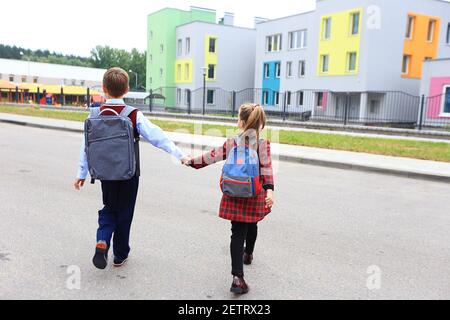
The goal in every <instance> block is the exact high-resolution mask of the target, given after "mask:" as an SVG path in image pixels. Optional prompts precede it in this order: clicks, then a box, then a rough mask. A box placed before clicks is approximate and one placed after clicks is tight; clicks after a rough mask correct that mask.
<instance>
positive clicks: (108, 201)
mask: <svg viewBox="0 0 450 320" xmlns="http://www.w3.org/2000/svg"><path fill="white" fill-rule="evenodd" d="M128 84H129V77H128V74H127V73H126V72H125V71H124V70H122V69H120V68H112V69H109V70H108V71H107V72H106V73H105V75H104V77H103V91H104V93H105V96H106V99H107V100H106V103H105V104H104V105H103V106H102V107H101V108H100V110H104V109H113V110H114V111H116V112H117V113H120V112H121V111H122V109H123V108H124V107H125V103H124V101H123V96H124V95H125V94H127V93H128V90H129V86H128ZM103 115H105V116H108V115H113V113H112V112H110V111H105V112H104V113H103ZM129 118H130V120H131V121H132V123H133V128H134V130H135V134H136V136H142V137H143V138H145V139H146V140H147V141H148V142H150V143H151V144H152V145H154V146H155V147H157V148H160V149H162V150H164V151H166V152H167V153H169V154H171V155H172V156H174V157H175V158H177V159H179V160H180V161H181V162H182V163H183V164H186V163H188V162H189V161H190V158H189V157H187V156H186V155H185V154H184V153H183V152H182V151H181V150H180V149H178V148H177V147H176V146H175V144H174V143H173V142H172V141H170V140H169V139H168V138H167V136H166V135H165V134H164V132H163V131H162V130H161V128H159V127H158V126H156V125H154V124H152V123H151V122H150V121H149V120H148V119H147V118H146V117H145V116H144V115H143V113H142V112H140V111H138V110H135V111H133V112H132V113H131V114H130V115H129ZM137 168H139V163H137ZM87 174H88V163H87V157H86V152H85V141H84V138H83V142H82V145H81V151H80V161H79V166H78V174H77V178H76V180H75V183H74V186H75V189H77V190H80V188H81V187H83V185H84V183H85V180H86V176H87ZM101 186H102V193H103V204H104V208H103V209H102V210H100V211H99V218H98V225H99V228H98V230H97V245H96V247H95V255H94V258H93V263H94V265H95V267H96V268H98V269H105V268H106V266H107V264H108V250H109V248H110V244H111V238H113V251H114V266H115V267H121V266H123V265H124V263H125V262H126V261H127V259H128V255H129V253H130V246H129V238H130V229H131V223H132V220H133V214H134V208H135V204H136V197H137V193H138V187H139V170H137V172H136V175H135V176H134V177H133V178H131V179H130V180H126V181H101Z"/></svg>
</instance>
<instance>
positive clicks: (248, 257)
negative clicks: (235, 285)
mask: <svg viewBox="0 0 450 320" xmlns="http://www.w3.org/2000/svg"><path fill="white" fill-rule="evenodd" d="M252 262H253V255H252V254H247V253H245V252H244V264H245V265H247V266H249V265H251V264H252Z"/></svg>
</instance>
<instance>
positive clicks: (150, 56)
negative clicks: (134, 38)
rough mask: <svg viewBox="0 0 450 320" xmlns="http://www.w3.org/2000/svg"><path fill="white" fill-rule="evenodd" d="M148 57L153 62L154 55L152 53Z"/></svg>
mask: <svg viewBox="0 0 450 320" xmlns="http://www.w3.org/2000/svg"><path fill="white" fill-rule="evenodd" d="M148 59H149V60H150V62H153V55H152V54H150V55H149V56H148Z"/></svg>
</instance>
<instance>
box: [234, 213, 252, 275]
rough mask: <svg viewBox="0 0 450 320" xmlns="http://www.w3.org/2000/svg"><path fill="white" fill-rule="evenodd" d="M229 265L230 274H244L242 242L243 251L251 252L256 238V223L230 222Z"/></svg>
mask: <svg viewBox="0 0 450 320" xmlns="http://www.w3.org/2000/svg"><path fill="white" fill-rule="evenodd" d="M231 233H232V235H231V245H230V251H231V267H232V272H231V273H232V275H233V276H237V277H243V276H244V261H243V255H244V242H245V253H247V254H253V250H254V249H255V242H256V238H257V237H258V225H257V224H256V223H243V222H235V221H232V222H231Z"/></svg>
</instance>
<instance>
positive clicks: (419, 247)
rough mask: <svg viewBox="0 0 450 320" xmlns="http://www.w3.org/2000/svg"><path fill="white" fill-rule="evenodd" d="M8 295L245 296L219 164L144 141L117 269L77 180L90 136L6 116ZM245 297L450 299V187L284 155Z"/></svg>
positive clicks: (4, 291) (0, 187) (1, 201)
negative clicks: (98, 252) (194, 160)
mask: <svg viewBox="0 0 450 320" xmlns="http://www.w3.org/2000/svg"><path fill="white" fill-rule="evenodd" d="M0 137H1V139H0V156H1V166H0V177H1V178H0V179H1V180H0V181H1V183H0V214H1V222H0V299H13V298H18V299H25V298H27V299H29V298H31V299H43V298H48V299H236V298H235V297H233V296H232V295H231V294H230V293H229V286H230V284H231V276H230V257H229V238H230V234H231V233H230V227H231V226H230V223H229V222H227V221H224V220H221V219H220V218H218V217H217V211H218V210H217V209H218V205H219V200H220V191H219V189H218V179H219V173H220V169H221V166H220V165H215V166H211V167H208V168H206V169H203V170H202V171H195V170H192V169H189V168H185V167H182V166H181V165H177V164H174V162H173V161H172V160H171V158H170V157H169V156H168V155H166V154H164V153H163V152H161V151H159V150H157V149H155V148H154V147H152V146H150V145H148V144H144V145H142V147H141V152H142V178H141V188H140V192H139V197H138V202H137V210H136V213H135V220H134V224H133V230H132V255H131V259H130V261H129V263H128V265H127V266H126V267H124V268H122V269H113V268H108V269H107V270H106V271H99V270H96V269H94V268H93V266H92V265H91V258H92V254H93V247H94V245H95V231H96V226H97V225H96V223H97V221H96V219H97V210H98V209H100V206H101V194H100V185H99V184H98V183H97V184H96V185H94V186H92V185H87V186H86V187H85V188H84V189H83V190H82V191H81V192H77V191H75V190H74V189H73V187H72V182H73V179H74V175H75V172H76V163H77V158H78V151H79V145H80V142H81V138H82V135H81V134H76V133H68V132H60V131H52V130H44V129H36V128H27V127H22V126H14V125H8V124H0ZM276 167H278V168H277V169H276V206H275V208H274V212H273V213H272V214H271V215H270V216H269V217H268V219H267V220H266V221H263V222H262V223H261V224H260V234H259V239H258V242H257V247H256V252H255V261H254V264H253V265H252V266H250V267H246V269H245V270H246V279H247V281H248V283H249V285H250V287H251V292H250V293H249V294H248V295H247V296H245V297H241V298H239V299H450V259H449V256H450V232H449V231H450V211H449V200H450V186H449V185H448V184H445V183H441V182H429V181H422V180H413V179H407V178H401V177H394V176H388V175H381V174H375V173H364V172H356V171H346V170H339V169H331V168H323V167H314V166H307V165H300V164H293V163H284V162H281V163H277V166H276Z"/></svg>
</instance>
